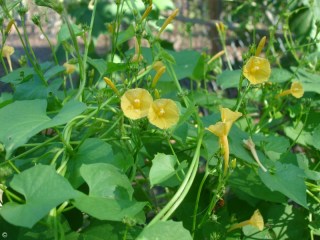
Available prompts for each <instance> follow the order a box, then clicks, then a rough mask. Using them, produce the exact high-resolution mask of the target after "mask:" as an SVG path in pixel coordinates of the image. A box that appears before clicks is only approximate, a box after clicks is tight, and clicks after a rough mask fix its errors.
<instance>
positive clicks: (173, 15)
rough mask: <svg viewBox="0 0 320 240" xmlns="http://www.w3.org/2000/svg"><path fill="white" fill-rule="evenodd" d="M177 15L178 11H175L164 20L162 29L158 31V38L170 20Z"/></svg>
mask: <svg viewBox="0 0 320 240" xmlns="http://www.w3.org/2000/svg"><path fill="white" fill-rule="evenodd" d="M178 14H179V9H178V8H177V9H175V10H174V11H173V12H172V13H171V15H170V16H169V17H168V18H167V19H166V21H165V22H164V23H163V25H162V27H161V28H160V30H159V33H158V37H159V36H160V34H161V33H162V32H163V30H164V29H165V28H166V27H167V26H168V25H169V24H170V23H171V22H172V20H173V19H174V18H175V17H176V16H177V15H178Z"/></svg>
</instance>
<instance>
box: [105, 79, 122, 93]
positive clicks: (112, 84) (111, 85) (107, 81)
mask: <svg viewBox="0 0 320 240" xmlns="http://www.w3.org/2000/svg"><path fill="white" fill-rule="evenodd" d="M103 80H104V81H105V83H106V84H107V85H108V86H109V87H110V88H111V89H112V90H113V91H114V93H115V94H117V95H118V96H120V94H119V91H118V89H117V87H116V86H115V85H114V83H113V82H112V81H111V79H110V78H107V77H104V78H103Z"/></svg>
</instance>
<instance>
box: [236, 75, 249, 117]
mask: <svg viewBox="0 0 320 240" xmlns="http://www.w3.org/2000/svg"><path fill="white" fill-rule="evenodd" d="M241 75H242V74H241ZM241 79H242V80H243V77H241ZM241 79H240V84H241V85H242V81H241ZM241 85H239V90H238V93H239V94H240V92H241V88H242V87H241ZM250 86H251V85H250V84H248V85H247V87H246V89H245V90H244V93H242V94H241V97H240V98H239V97H238V100H237V105H236V109H235V111H238V110H239V108H240V106H241V103H242V101H243V99H244V97H245V96H246V95H247V93H248V92H249V89H250Z"/></svg>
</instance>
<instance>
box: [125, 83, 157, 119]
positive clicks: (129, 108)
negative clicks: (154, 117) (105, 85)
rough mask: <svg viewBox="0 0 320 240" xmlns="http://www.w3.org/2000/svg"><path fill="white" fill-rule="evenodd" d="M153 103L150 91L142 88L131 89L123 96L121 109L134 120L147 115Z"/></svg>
mask: <svg viewBox="0 0 320 240" xmlns="http://www.w3.org/2000/svg"><path fill="white" fill-rule="evenodd" d="M151 103H152V97H151V95H150V93H149V92H148V91H147V90H145V89H142V88H134V89H130V90H128V91H126V92H125V93H124V94H123V96H122V97H121V109H122V111H123V113H124V115H125V116H126V117H128V118H130V119H133V120H135V119H139V118H143V117H146V116H147V115H148V112H149V108H150V106H151Z"/></svg>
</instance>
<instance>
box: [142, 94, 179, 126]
mask: <svg viewBox="0 0 320 240" xmlns="http://www.w3.org/2000/svg"><path fill="white" fill-rule="evenodd" d="M148 119H149V121H150V123H151V124H153V125H155V126H157V127H158V128H161V129H168V128H170V127H172V126H173V125H175V124H176V123H177V122H178V121H179V109H178V107H177V104H176V103H175V102H174V101H172V100H171V99H157V100H155V101H154V102H153V103H152V105H151V108H150V110H149V114H148Z"/></svg>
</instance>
